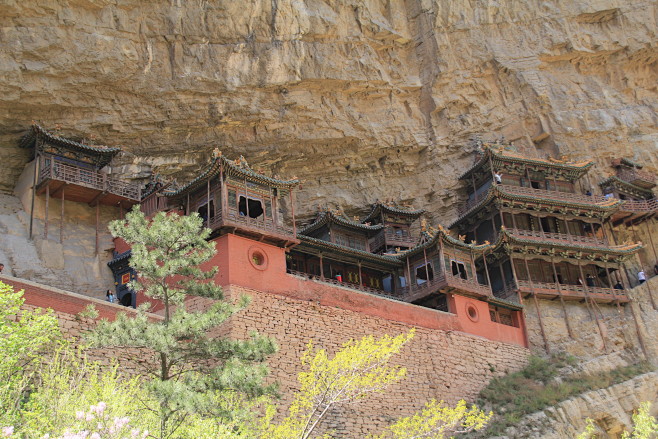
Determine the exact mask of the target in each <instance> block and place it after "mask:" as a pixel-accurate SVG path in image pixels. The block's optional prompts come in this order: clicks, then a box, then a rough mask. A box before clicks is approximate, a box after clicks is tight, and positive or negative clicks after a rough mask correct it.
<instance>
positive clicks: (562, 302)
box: [551, 259, 574, 339]
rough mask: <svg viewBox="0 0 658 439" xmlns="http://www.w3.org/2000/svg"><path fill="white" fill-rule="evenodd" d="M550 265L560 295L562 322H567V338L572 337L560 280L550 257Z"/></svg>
mask: <svg viewBox="0 0 658 439" xmlns="http://www.w3.org/2000/svg"><path fill="white" fill-rule="evenodd" d="M551 266H552V267H553V276H555V284H556V285H557V293H558V295H559V296H560V303H561V304H562V312H563V313H564V322H565V323H566V324H567V333H568V334H569V338H572V339H573V338H574V336H573V332H572V331H571V324H570V323H569V314H568V313H567V306H566V305H565V304H564V297H562V287H560V281H559V279H558V277H557V269H556V268H555V262H554V261H553V259H551Z"/></svg>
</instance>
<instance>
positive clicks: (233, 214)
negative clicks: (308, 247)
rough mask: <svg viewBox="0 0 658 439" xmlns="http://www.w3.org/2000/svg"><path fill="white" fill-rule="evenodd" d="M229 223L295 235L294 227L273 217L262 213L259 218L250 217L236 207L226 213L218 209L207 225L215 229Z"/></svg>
mask: <svg viewBox="0 0 658 439" xmlns="http://www.w3.org/2000/svg"><path fill="white" fill-rule="evenodd" d="M228 223H232V224H238V225H244V226H247V227H253V228H256V229H259V230H263V231H267V232H274V233H279V234H283V235H288V236H292V235H293V230H292V228H290V227H287V226H284V225H280V224H277V223H276V222H275V221H274V219H272V218H266V217H265V216H264V215H261V216H260V217H258V218H250V217H249V216H247V215H243V214H241V213H240V211H239V210H238V209H235V208H229V209H228V211H227V212H226V214H224V212H222V211H221V210H218V211H217V212H216V214H215V216H212V217H211V218H210V221H207V227H208V228H211V229H213V230H214V229H217V228H220V227H222V226H223V225H228Z"/></svg>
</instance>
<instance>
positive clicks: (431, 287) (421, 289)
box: [400, 273, 492, 302]
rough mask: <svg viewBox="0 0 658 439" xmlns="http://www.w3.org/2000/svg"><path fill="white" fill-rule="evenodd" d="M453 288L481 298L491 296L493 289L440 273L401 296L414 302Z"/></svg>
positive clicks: (403, 291) (408, 287)
mask: <svg viewBox="0 0 658 439" xmlns="http://www.w3.org/2000/svg"><path fill="white" fill-rule="evenodd" d="M446 287H451V288H455V289H457V290H461V291H463V292H466V293H473V294H478V295H481V296H491V295H492V294H491V288H489V286H488V285H482V284H480V283H477V282H474V281H469V280H466V279H462V278H461V277H459V276H453V275H452V274H448V273H438V274H435V275H434V279H431V280H430V281H427V282H423V283H422V284H416V285H409V286H407V287H403V288H402V289H401V292H400V294H401V296H402V298H403V299H404V300H405V301H408V302H413V301H414V300H416V299H419V298H421V297H423V296H424V295H426V294H429V293H430V292H433V291H436V290H440V289H442V288H446Z"/></svg>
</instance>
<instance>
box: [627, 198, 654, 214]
mask: <svg viewBox="0 0 658 439" xmlns="http://www.w3.org/2000/svg"><path fill="white" fill-rule="evenodd" d="M620 210H624V211H626V212H638V213H650V212H658V198H653V199H651V200H642V201H632V200H625V201H624V203H623V204H622V205H621V208H620Z"/></svg>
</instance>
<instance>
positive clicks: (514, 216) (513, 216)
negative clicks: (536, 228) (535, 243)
mask: <svg viewBox="0 0 658 439" xmlns="http://www.w3.org/2000/svg"><path fill="white" fill-rule="evenodd" d="M510 215H512V227H514V230H517V227H516V215H515V214H514V212H512V213H510ZM530 228H532V227H530Z"/></svg>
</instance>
